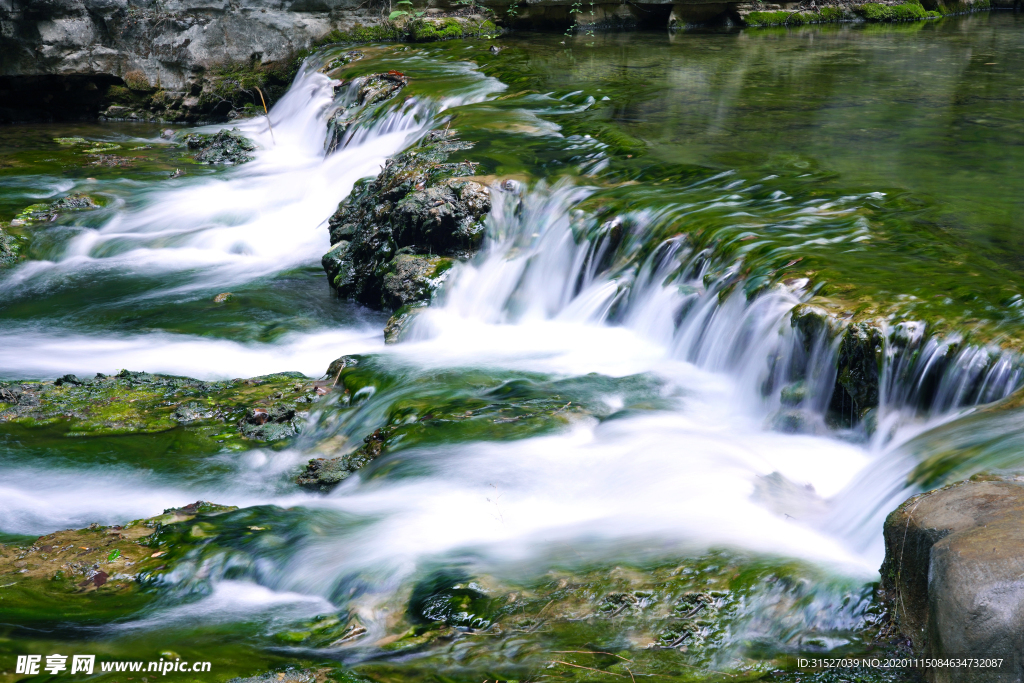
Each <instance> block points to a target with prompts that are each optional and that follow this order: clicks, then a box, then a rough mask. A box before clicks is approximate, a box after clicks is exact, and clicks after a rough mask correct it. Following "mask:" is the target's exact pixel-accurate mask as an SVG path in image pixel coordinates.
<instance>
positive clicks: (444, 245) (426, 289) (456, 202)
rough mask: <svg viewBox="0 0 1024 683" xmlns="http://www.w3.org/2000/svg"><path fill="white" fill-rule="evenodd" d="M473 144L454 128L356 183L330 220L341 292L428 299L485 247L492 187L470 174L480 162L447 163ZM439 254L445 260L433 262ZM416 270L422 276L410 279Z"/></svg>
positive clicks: (332, 269) (370, 300)
mask: <svg viewBox="0 0 1024 683" xmlns="http://www.w3.org/2000/svg"><path fill="white" fill-rule="evenodd" d="M471 146H472V145H471V144H470V143H465V142H461V141H459V140H458V137H457V135H456V132H455V131H453V130H443V131H433V132H432V133H430V134H429V135H428V136H427V138H426V139H425V140H424V141H423V142H422V143H421V144H420V145H419V146H417V147H414V148H413V149H411V150H409V151H407V152H404V153H402V154H399V155H397V156H395V157H393V158H391V159H389V160H388V161H387V163H386V164H385V165H384V169H383V170H382V171H381V173H380V175H379V176H377V178H375V179H372V180H363V181H360V182H359V183H357V184H356V187H355V188H354V189H353V191H352V193H351V194H350V195H349V196H348V198H346V199H345V200H344V201H343V202H342V203H341V205H340V206H339V207H338V211H337V212H335V214H334V215H333V216H332V217H331V219H330V222H329V223H330V231H331V244H332V245H335V246H334V247H333V248H332V250H331V252H328V254H327V255H325V257H324V260H323V262H324V268H325V270H326V272H327V274H328V277H329V278H330V283H331V286H332V287H334V289H335V290H336V291H337V292H338V294H339V295H341V296H346V297H350V298H353V299H355V300H356V301H359V302H361V303H364V304H366V305H368V306H372V307H375V308H382V307H394V308H397V307H400V306H402V305H406V304H408V303H410V302H412V301H414V300H424V299H428V298H429V296H430V294H431V293H432V292H433V289H434V288H435V287H436V284H438V277H439V276H440V275H441V274H442V273H443V271H444V270H445V269H447V268H448V267H450V265H451V261H452V259H460V258H466V257H467V256H469V255H470V254H472V253H473V252H474V251H475V250H476V249H477V248H478V247H479V245H480V243H481V241H482V239H483V232H484V226H483V219H484V217H485V216H486V214H487V213H488V212H489V211H490V192H489V190H488V188H486V187H484V186H483V185H481V184H480V183H477V182H475V181H473V180H471V179H469V178H468V176H472V175H473V173H474V170H475V169H474V166H473V164H471V163H469V162H462V163H450V162H448V161H447V159H448V157H449V155H451V154H452V153H454V152H456V151H459V150H463V149H467V148H469V147H471ZM342 242H345V243H347V245H346V246H339V245H340V244H341V243H342ZM400 254H406V255H415V254H419V255H421V258H422V257H424V256H425V257H426V258H427V259H428V262H430V263H431V264H432V265H431V267H430V268H427V269H424V268H419V267H416V268H412V267H411V265H412V264H416V263H420V264H422V263H423V262H421V261H414V260H409V259H405V260H403V261H399V260H396V259H397V257H398V256H399V255H400ZM435 256H443V257H446V260H444V261H437V262H433V261H430V259H433V258H435ZM413 271H415V278H413V279H416V278H418V279H419V281H418V282H412V281H410V280H409V279H408V278H405V279H403V277H404V275H405V274H409V275H413ZM389 276H390V279H388V277H389ZM420 276H424V277H420ZM428 280H429V281H430V282H432V283H433V284H430V283H428V282H427V281H428ZM386 285H387V286H386ZM414 297H416V298H414Z"/></svg>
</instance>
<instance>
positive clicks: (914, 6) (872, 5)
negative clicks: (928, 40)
mask: <svg viewBox="0 0 1024 683" xmlns="http://www.w3.org/2000/svg"><path fill="white" fill-rule="evenodd" d="M855 11H856V12H857V14H859V15H860V16H862V17H864V18H865V19H867V20H868V21H878V22H895V21H918V20H920V19H927V18H929V17H937V16H939V14H938V13H937V12H931V13H929V12H928V10H926V9H925V8H924V7H922V6H921V5H920V4H919V3H916V2H904V3H901V4H899V5H885V4H882V3H878V2H868V3H865V4H863V5H860V6H859V7H857V8H856V10H855Z"/></svg>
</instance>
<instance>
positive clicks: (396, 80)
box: [327, 62, 409, 154]
mask: <svg viewBox="0 0 1024 683" xmlns="http://www.w3.org/2000/svg"><path fill="white" fill-rule="evenodd" d="M333 63H334V62H332V64H333ZM328 66H330V65H328ZM327 72H330V69H327ZM408 83H409V79H408V78H406V76H405V74H402V73H399V72H398V71H388V72H386V73H379V74H371V75H369V76H362V77H360V78H358V79H356V80H355V81H354V83H353V84H354V85H355V86H356V87H357V88H358V92H357V93H356V97H355V101H354V102H352V103H351V104H349V105H347V106H344V107H339V108H338V110H337V111H335V112H334V113H333V114H332V115H331V118H330V119H328V121H327V153H328V154H331V153H332V152H334V151H336V150H337V149H338V148H340V147H344V146H345V142H346V138H347V136H348V132H349V130H350V129H351V127H352V125H353V124H355V123H356V122H357V121H358V120H359V119H360V118H362V117H363V116H365V115H366V114H367V113H368V110H369V109H370V108H371V107H374V106H375V105H378V104H382V103H384V102H387V101H388V100H390V99H392V98H394V97H395V96H396V95H398V93H399V92H401V91H402V89H403V88H404V87H405V86H406V85H408Z"/></svg>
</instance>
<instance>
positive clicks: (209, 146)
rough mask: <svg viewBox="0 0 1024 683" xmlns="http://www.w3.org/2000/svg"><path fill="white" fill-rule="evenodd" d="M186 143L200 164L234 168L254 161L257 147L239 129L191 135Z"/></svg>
mask: <svg viewBox="0 0 1024 683" xmlns="http://www.w3.org/2000/svg"><path fill="white" fill-rule="evenodd" d="M184 142H185V144H186V146H187V147H188V149H189V150H190V151H191V152H192V158H193V159H195V160H196V161H197V162H198V163H200V164H218V165H222V166H233V165H238V164H244V163H245V162H247V161H252V160H253V158H254V157H253V155H252V153H253V152H254V151H256V145H255V144H254V143H253V142H252V140H250V139H249V138H247V137H245V136H244V135H242V134H241V133H239V132H238V130H237V129H234V128H232V129H231V130H221V131H218V132H216V133H214V134H213V135H206V134H204V133H190V134H188V135H186V136H185V138H184Z"/></svg>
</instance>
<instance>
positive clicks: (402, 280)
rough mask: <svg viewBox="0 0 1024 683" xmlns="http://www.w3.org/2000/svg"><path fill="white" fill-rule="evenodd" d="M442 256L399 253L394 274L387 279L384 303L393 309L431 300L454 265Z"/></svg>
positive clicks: (394, 262)
mask: <svg viewBox="0 0 1024 683" xmlns="http://www.w3.org/2000/svg"><path fill="white" fill-rule="evenodd" d="M453 263H454V262H453V261H452V259H450V258H444V257H442V256H413V255H411V254H399V255H398V256H396V257H395V259H394V260H393V261H392V262H391V272H389V273H388V274H387V275H385V276H384V301H385V303H386V304H387V305H388V306H389V307H390V308H393V309H400V308H401V307H402V306H406V305H408V304H411V303H414V302H417V301H426V300H429V299H430V297H431V295H432V294H433V293H434V291H435V290H436V289H437V288H438V287H440V286H441V283H442V282H444V280H445V276H446V275H447V274H448V271H449V269H450V268H451V267H452V265H453Z"/></svg>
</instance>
